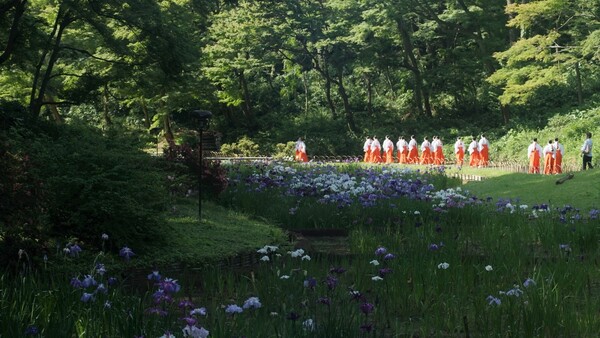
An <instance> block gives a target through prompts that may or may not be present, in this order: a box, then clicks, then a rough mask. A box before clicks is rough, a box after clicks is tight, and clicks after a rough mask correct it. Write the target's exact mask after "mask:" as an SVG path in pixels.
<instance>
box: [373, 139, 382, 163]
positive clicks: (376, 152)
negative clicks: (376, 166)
mask: <svg viewBox="0 0 600 338" xmlns="http://www.w3.org/2000/svg"><path fill="white" fill-rule="evenodd" d="M371 163H381V143H379V140H378V139H377V136H373V142H372V143H371Z"/></svg>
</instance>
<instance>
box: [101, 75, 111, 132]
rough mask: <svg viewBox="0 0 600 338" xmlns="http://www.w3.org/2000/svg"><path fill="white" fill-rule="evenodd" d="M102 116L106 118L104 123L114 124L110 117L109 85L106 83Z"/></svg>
mask: <svg viewBox="0 0 600 338" xmlns="http://www.w3.org/2000/svg"><path fill="white" fill-rule="evenodd" d="M102 112H103V114H102V117H103V118H104V123H106V125H107V126H110V125H111V124H112V120H111V119H110V114H109V111H108V85H106V84H105V85H104V91H103V93H102Z"/></svg>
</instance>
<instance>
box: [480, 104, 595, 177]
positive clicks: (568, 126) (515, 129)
mask: <svg viewBox="0 0 600 338" xmlns="http://www.w3.org/2000/svg"><path fill="white" fill-rule="evenodd" d="M543 121H544V122H543V123H542V124H543V125H544V127H542V128H539V129H537V128H536V129H533V128H532V129H530V128H524V127H523V126H520V125H519V124H514V125H512V128H511V129H509V130H508V131H507V132H506V134H505V135H503V136H502V137H499V138H498V140H496V141H493V142H492V143H491V147H492V151H491V153H493V154H495V155H494V156H495V158H496V159H497V160H498V161H510V162H516V163H527V154H526V150H527V146H528V145H529V144H531V142H532V139H533V138H534V137H537V138H538V141H539V143H540V144H545V143H546V142H547V141H548V140H550V139H554V138H557V137H558V138H559V140H560V142H561V143H563V145H564V146H565V154H564V157H563V163H572V164H577V167H579V165H581V156H580V152H579V148H580V147H581V144H582V143H583V141H584V140H585V133H586V132H591V133H592V135H593V138H595V137H596V135H600V128H598V125H599V123H600V109H599V108H597V107H595V106H594V105H591V107H589V108H582V109H579V108H574V109H570V110H568V111H566V112H560V113H556V114H554V115H550V116H548V117H545V116H544V119H543Z"/></svg>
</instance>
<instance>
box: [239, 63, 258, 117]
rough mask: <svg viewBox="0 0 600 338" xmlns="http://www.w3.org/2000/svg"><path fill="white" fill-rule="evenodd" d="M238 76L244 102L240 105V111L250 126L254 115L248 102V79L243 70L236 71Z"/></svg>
mask: <svg viewBox="0 0 600 338" xmlns="http://www.w3.org/2000/svg"><path fill="white" fill-rule="evenodd" d="M238 77H239V79H240V88H241V89H242V95H243V96H244V103H243V107H242V111H243V112H244V116H245V117H246V121H247V122H248V124H249V125H250V126H252V125H254V115H253V112H252V108H251V102H250V91H249V90H248V81H246V76H245V75H244V71H243V70H242V71H240V72H239V73H238Z"/></svg>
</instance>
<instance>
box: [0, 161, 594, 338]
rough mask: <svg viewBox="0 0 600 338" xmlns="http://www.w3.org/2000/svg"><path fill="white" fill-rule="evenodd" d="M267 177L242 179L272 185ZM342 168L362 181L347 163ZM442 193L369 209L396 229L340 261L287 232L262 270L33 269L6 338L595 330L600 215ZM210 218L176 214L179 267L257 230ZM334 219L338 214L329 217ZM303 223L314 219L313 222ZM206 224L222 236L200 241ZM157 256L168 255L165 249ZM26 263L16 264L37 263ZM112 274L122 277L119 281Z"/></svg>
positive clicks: (378, 230)
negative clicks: (199, 246) (196, 244)
mask: <svg viewBox="0 0 600 338" xmlns="http://www.w3.org/2000/svg"><path fill="white" fill-rule="evenodd" d="M262 169H264V168H261V167H256V168H251V167H246V168H240V171H242V172H246V173H256V174H259V175H263V176H264V171H263V170H262ZM286 171H290V170H289V169H288V170H286ZM341 171H342V172H343V171H346V172H353V170H352V168H349V167H345V168H341ZM277 174H284V175H285V172H283V173H282V172H277ZM320 174H321V175H323V174H324V175H323V177H322V178H324V180H323V182H327V181H331V177H327V173H326V172H321V173H320ZM373 175H374V176H378V177H379V180H376V181H378V182H381V181H382V180H387V179H388V178H389V177H386V176H388V175H389V172H386V171H383V170H382V171H378V172H376V173H373ZM428 175H429V174H427V175H423V176H421V178H425V177H426V176H428ZM528 177H529V178H537V177H536V176H531V175H530V176H528ZM273 178H275V176H274V177H273ZM436 183H437V181H436ZM439 183H441V184H443V181H439ZM332 187H333V185H330V186H329V187H328V188H329V189H331V188H332ZM434 190H435V195H434V196H435V197H432V199H433V200H435V204H432V203H431V202H432V200H428V201H412V202H411V203H405V202H406V200H405V199H401V198H397V197H390V198H388V199H382V200H380V202H381V203H382V204H381V205H380V206H382V207H384V208H378V207H379V206H377V205H371V204H367V205H362V207H361V208H362V210H361V212H359V213H358V214H356V215H354V217H357V219H359V220H360V214H362V212H371V211H373V212H375V213H381V212H384V213H387V214H389V215H393V216H394V218H393V219H394V221H393V222H381V221H380V220H378V219H372V220H371V221H370V222H369V221H368V220H367V219H365V220H364V221H358V222H356V223H352V224H351V225H350V228H351V229H350V231H349V232H348V233H349V235H348V237H345V238H343V239H344V241H343V248H341V249H343V250H340V252H343V253H341V254H337V255H334V254H331V252H329V251H328V250H327V249H325V250H323V249H324V248H323V247H322V246H319V245H318V242H317V241H314V240H312V239H308V238H303V239H302V240H301V241H298V242H297V243H296V245H298V246H301V247H296V248H293V249H290V250H288V248H286V247H282V246H279V245H276V243H277V242H275V243H274V242H270V241H269V240H270V239H280V236H275V237H270V236H267V237H270V238H268V239H266V240H267V241H268V244H269V245H265V246H262V245H261V246H258V247H255V248H254V250H253V251H255V254H254V255H251V256H249V257H250V258H249V259H250V260H252V262H254V263H255V264H254V265H252V268H251V269H226V268H224V267H223V266H221V265H218V264H214V265H212V266H203V268H202V270H201V271H199V270H198V269H193V268H195V267H191V268H192V269H183V270H172V269H171V270H169V271H165V270H162V269H152V270H150V269H149V270H144V271H138V270H134V269H127V268H126V269H125V271H119V270H116V269H113V267H114V266H113V264H110V263H112V262H111V257H109V255H105V254H104V253H102V252H101V253H100V254H98V255H97V256H96V260H94V263H93V265H92V266H88V267H87V269H85V270H80V271H79V273H76V274H74V275H73V274H69V275H67V277H65V276H63V275H61V274H52V271H51V270H46V269H40V270H39V272H38V273H37V274H31V273H29V272H27V271H23V274H22V276H21V277H20V278H16V279H8V278H6V277H3V278H0V288H2V290H4V292H2V293H1V294H0V305H1V306H0V309H1V310H0V315H1V316H2V318H3V321H2V322H0V333H1V334H2V335H8V336H20V335H24V334H31V333H32V332H34V334H39V335H44V336H54V335H64V334H67V335H81V334H83V332H85V334H86V335H93V336H103V335H107V336H133V335H140V334H143V335H145V336H158V335H161V334H164V335H166V334H167V332H169V334H174V333H175V332H180V330H182V329H184V328H186V326H187V329H191V328H192V326H196V327H197V328H199V327H203V328H204V329H205V330H207V331H209V332H210V336H219V337H229V336H239V335H245V336H249V337H271V336H281V337H296V336H298V335H299V334H302V335H306V336H315V335H316V336H324V337H331V336H338V335H340V334H342V335H343V336H345V337H365V336H371V335H375V336H378V335H381V336H393V335H397V334H399V333H400V334H403V335H407V336H429V335H432V333H435V335H444V336H453V335H456V333H457V332H458V331H463V334H464V335H469V336H471V335H473V336H497V335H498V333H499V332H504V331H503V330H504V329H505V328H506V327H508V326H510V328H511V332H512V333H514V334H515V335H518V336H536V335H539V333H540V332H543V333H544V335H548V336H569V335H577V336H593V335H594V334H595V333H596V332H598V330H599V329H600V327H599V323H598V321H597V320H596V313H597V311H596V310H597V308H598V305H599V304H600V294H598V292H597V290H594V288H593V281H594V280H596V279H597V278H598V277H599V275H598V271H597V269H595V268H594V266H595V264H596V261H597V259H598V255H599V254H600V250H599V249H600V246H599V242H598V240H599V236H598V233H597V231H596V230H597V226H598V222H599V220H600V210H598V209H592V210H589V212H582V210H580V209H578V208H577V206H570V205H569V206H564V207H557V208H553V207H551V206H548V205H547V204H536V205H531V206H528V205H524V204H522V203H521V202H518V201H516V200H510V199H498V200H496V201H494V200H493V199H489V200H488V199H486V200H478V202H477V203H454V202H459V201H461V200H462V201H464V199H462V198H461V197H460V196H462V195H461V191H460V190H459V189H446V190H438V189H434ZM257 197H260V196H254V199H256V198H257ZM463 197H464V196H463ZM237 202H241V203H245V202H244V201H241V200H240V201H237ZM440 202H442V203H444V202H445V203H444V205H442V203H440ZM449 202H452V203H453V204H450V203H449ZM183 204H184V205H187V206H190V205H191V204H190V203H186V202H184V203H183ZM398 206H400V208H398ZM301 207H304V206H301ZM277 209H283V210H277ZM209 210H210V212H211V215H210V217H207V219H208V220H209V223H208V224H201V223H198V222H190V221H189V218H188V217H184V218H182V219H177V217H176V218H175V219H174V221H175V222H176V223H180V224H178V225H175V224H173V225H174V226H176V227H177V231H176V232H177V233H176V234H172V233H171V232H167V233H166V234H165V236H167V237H169V240H172V239H176V238H177V237H181V239H182V248H183V249H184V251H185V252H187V253H189V254H190V256H187V255H183V254H182V255H181V261H184V262H188V261H190V260H193V259H194V258H197V257H198V255H201V254H202V253H205V252H207V251H209V250H190V249H191V248H193V245H190V244H191V243H190V242H189V241H190V240H192V241H193V240H200V241H203V240H207V241H210V240H211V239H212V240H215V239H216V241H217V242H215V243H213V242H210V243H207V245H209V247H210V246H214V247H218V248H219V250H221V251H220V253H221V256H219V255H218V254H217V255H215V256H213V257H214V258H219V257H221V258H225V257H230V256H228V254H231V253H232V250H231V245H233V244H235V243H237V242H238V241H239V240H240V239H241V240H244V241H246V240H248V238H247V237H246V236H244V238H240V239H236V240H235V241H233V240H232V238H233V237H232V235H231V233H233V232H235V231H239V229H237V227H239V226H240V225H241V224H240V223H243V224H247V223H245V222H247V220H246V221H243V218H227V219H221V218H219V216H222V215H224V214H223V213H222V211H223V210H217V209H214V208H213V207H212V206H211V208H209ZM265 211H267V212H266V213H260V215H259V216H261V217H270V216H271V215H272V214H280V213H282V212H286V211H287V205H285V204H276V203H274V204H271V209H268V210H265ZM402 211H404V212H402ZM212 212H216V213H214V214H213V213H212ZM327 212H329V213H331V208H328V210H321V211H318V213H319V214H325V213H327ZM337 212H339V213H340V214H346V213H352V212H353V210H352V209H349V208H341V209H338V210H337ZM187 213H188V212H185V211H184V212H183V214H184V215H185V214H187ZM226 214H229V215H231V214H230V213H229V212H227V213H226ZM215 216H217V217H216V218H215ZM346 216H350V217H352V216H351V215H346ZM292 217H295V218H298V219H299V220H298V221H299V222H303V221H304V222H306V221H310V220H307V219H306V217H305V215H303V214H295V215H292ZM231 224H233V226H231ZM195 226H196V227H198V226H199V227H202V228H203V230H206V231H208V232H212V233H211V234H205V231H192V232H190V231H189V228H190V227H192V228H193V227H195ZM263 226H264V224H263ZM318 226H326V225H325V224H318ZM215 228H219V229H218V230H216V229H215ZM268 229H269V227H268V226H266V227H262V226H261V228H260V229H257V228H255V227H251V229H249V230H251V233H252V235H251V236H249V237H252V240H250V241H247V242H245V243H244V246H247V245H249V244H250V243H251V242H254V241H255V240H256V237H254V236H255V235H257V234H258V233H261V234H262V235H263V236H264V235H265V234H266V233H268V231H269V230H268ZM255 230H258V231H255ZM265 231H266V232H265ZM218 234H220V235H218ZM279 235H280V234H279ZM171 236H172V237H171ZM213 236H214V237H213ZM238 237H239V236H238ZM499 238H501V239H502V240H501V241H499V240H498V239H499ZM332 240H334V239H332V238H327V240H323V242H331V241H332ZM336 240H339V239H336ZM219 243H220V245H219ZM133 249H135V248H133ZM162 249H163V250H166V251H167V253H168V255H170V256H171V257H172V256H176V255H177V254H179V253H177V252H175V253H174V251H178V250H173V246H168V247H166V249H165V247H164V246H163V248H162ZM120 251H121V252H122V253H125V252H128V251H125V250H123V249H122V250H120ZM149 254H151V255H154V257H160V252H158V250H157V251H156V252H151V253H149ZM25 255H26V253H24V254H23V255H22V256H21V257H19V263H26V261H27V258H26V257H25ZM82 256H83V255H82ZM123 256H125V257H127V255H123ZM138 257H139V256H137V255H136V256H133V258H131V260H130V261H129V263H127V261H126V262H125V264H126V266H127V265H128V264H130V263H131V264H135V263H133V261H135V260H136V259H138ZM61 259H64V260H67V261H68V262H70V263H73V264H74V263H75V262H76V261H77V260H78V259H79V258H78V257H61V256H60V255H57V256H56V257H53V256H51V257H50V259H49V261H48V263H49V264H53V263H54V261H55V260H57V261H58V260H61ZM230 262H235V259H233V260H231V261H230ZM115 272H121V273H120V274H119V275H118V278H117V279H116V280H115V279H113V278H112V277H115V276H117V274H116V273H115ZM122 277H123V278H122ZM590 281H592V282H590ZM590 283H592V284H590ZM465 285H468V286H469V287H465ZM123 313H127V314H128V315H127V316H123ZM59 317H60V320H57V318H59ZM207 334H208V332H203V335H201V336H206V335H207Z"/></svg>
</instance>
